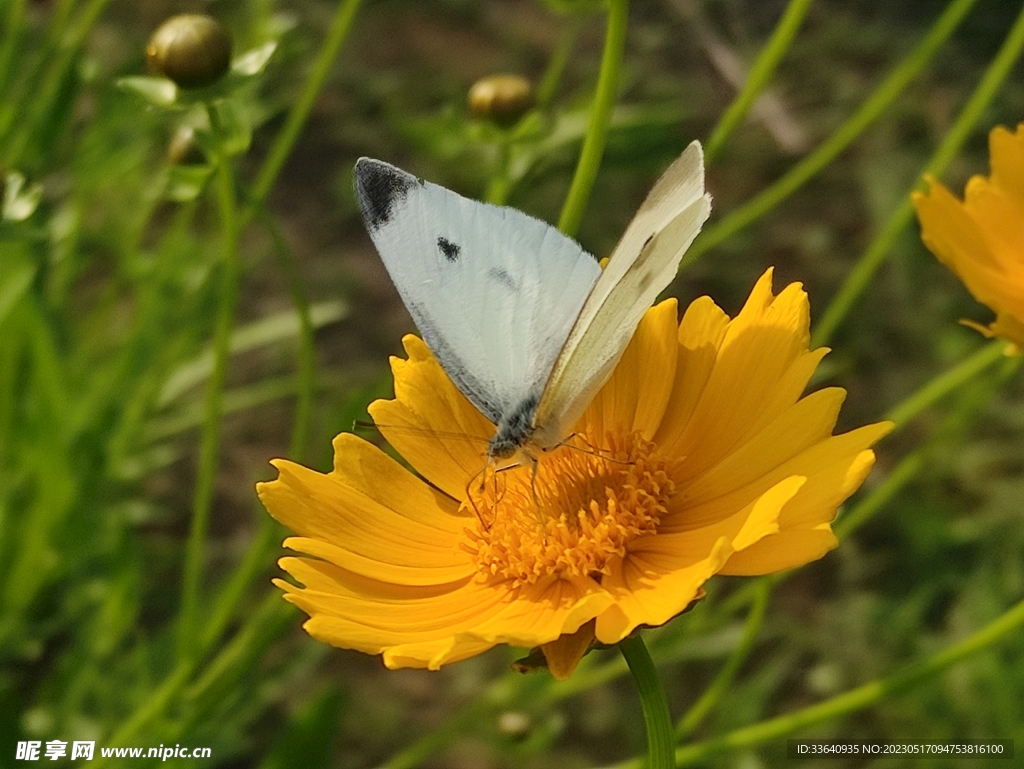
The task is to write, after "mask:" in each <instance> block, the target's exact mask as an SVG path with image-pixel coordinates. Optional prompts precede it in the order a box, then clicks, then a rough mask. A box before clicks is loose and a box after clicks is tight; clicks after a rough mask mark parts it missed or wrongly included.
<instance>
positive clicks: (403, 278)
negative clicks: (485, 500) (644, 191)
mask: <svg viewBox="0 0 1024 769" xmlns="http://www.w3.org/2000/svg"><path fill="white" fill-rule="evenodd" d="M355 192H356V200H357V201H358V203H359V209H360V211H361V212H362V214H363V219H364V221H365V222H366V228H367V230H368V231H369V233H370V237H371V238H372V239H373V242H374V245H376V247H377V251H378V252H379V253H380V256H381V258H382V259H383V260H384V265H385V267H387V270H388V272H389V273H390V275H391V279H392V280H393V281H394V283H395V287H396V288H397V289H398V293H399V294H400V295H401V297H402V300H403V301H404V302H405V306H406V307H407V308H408V310H409V313H410V314H411V315H412V318H413V320H414V321H415V322H416V326H417V327H418V328H419V330H420V333H421V334H422V335H423V338H424V340H425V341H426V343H427V345H428V346H429V347H430V349H431V350H432V351H433V353H434V355H435V356H436V357H437V359H438V361H439V362H440V364H441V366H442V367H443V368H444V370H445V372H446V373H447V374H448V376H449V377H450V378H451V380H452V381H453V382H454V383H455V384H456V386H458V388H459V389H460V390H461V391H462V393H463V394H464V395H465V396H466V397H467V398H468V399H469V400H470V402H472V403H473V405H474V406H476V408H478V409H479V410H480V412H481V413H482V414H484V416H486V417H487V418H488V419H489V420H491V422H493V423H494V424H495V426H496V428H497V431H496V432H495V434H494V437H493V438H491V440H490V443H489V445H488V457H489V458H490V460H491V461H499V460H508V459H510V458H512V457H514V456H517V455H520V454H523V455H525V456H526V457H527V458H528V459H530V460H531V461H533V459H534V456H535V453H534V452H536V451H537V450H540V451H545V450H549V449H552V448H554V447H555V446H558V445H559V444H560V443H561V442H562V441H563V440H564V439H565V438H566V436H567V434H568V432H569V431H570V430H571V429H572V427H573V425H574V424H575V422H576V420H577V419H578V418H579V417H580V416H581V415H582V414H583V411H584V410H585V409H586V407H587V405H588V404H589V403H590V401H591V400H592V399H593V397H594V395H595V394H596V393H597V391H598V390H599V389H600V387H601V385H603V384H604V383H605V381H607V379H608V377H609V376H610V375H611V372H612V369H613V368H614V367H615V364H616V363H617V362H618V360H619V358H620V357H621V355H622V352H623V350H625V348H626V345H627V344H628V343H629V340H630V339H631V338H632V336H633V333H634V331H636V327H637V325H638V324H639V323H640V319H641V318H642V317H643V315H644V313H645V312H646V311H647V309H648V308H649V307H650V306H651V304H652V303H653V301H654V299H655V298H656V297H657V295H658V294H659V293H660V292H661V291H662V289H664V288H665V286H667V285H668V284H669V282H671V280H672V278H673V277H675V274H676V272H677V270H678V269H679V262H680V260H681V259H682V256H683V253H684V252H685V251H686V249H687V248H689V246H690V243H692V242H693V239H694V238H695V237H696V236H697V233H698V232H700V228H701V226H702V225H703V224H704V222H705V220H706V219H707V218H708V215H709V213H710V211H711V198H710V196H709V195H707V193H705V191H704V155H703V152H702V150H701V146H700V144H699V143H698V142H693V143H692V144H690V146H689V147H687V148H686V150H685V151H684V152H683V154H682V155H681V156H680V157H679V158H678V159H677V160H676V161H675V162H674V163H673V164H672V165H671V166H669V168H668V170H667V171H665V173H664V174H663V175H662V177H661V178H660V179H659V180H658V181H657V183H656V184H655V185H654V188H653V189H652V190H651V191H650V193H649V194H648V195H647V199H646V200H644V202H643V205H641V206H640V210H639V211H637V213H636V216H634V217H633V221H632V222H630V224H629V226H628V227H627V228H626V232H625V234H624V235H623V236H622V240H620V241H619V244H618V245H617V246H616V247H615V250H614V251H613V252H612V255H611V258H610V259H609V261H608V265H607V267H606V268H605V269H604V270H601V268H600V267H599V266H598V263H597V261H596V260H595V259H594V257H593V256H591V255H590V254H588V253H587V252H586V251H584V250H583V249H582V248H581V247H580V246H579V244H577V243H576V241H574V240H572V239H571V238H568V237H566V236H565V235H563V234H562V233H561V232H559V231H558V230H556V229H555V228H554V227H552V226H551V225H549V224H546V223H545V222H542V221H540V220H539V219H535V218H533V217H531V216H527V215H526V214H524V213H523V212H521V211H517V210H516V209H514V208H501V207H498V206H493V205H489V204H487V203H480V202H477V201H475V200H469V199H467V198H464V197H462V196H461V195H457V194H456V193H454V192H452V191H450V190H447V189H445V188H444V187H440V186H438V185H436V184H431V183H430V182H426V181H423V180H421V179H417V178H416V177H415V176H412V175H411V174H408V173H406V172H405V171H402V170H400V169H398V168H395V167H394V166H392V165H389V164H387V163H383V162H381V161H379V160H371V159H369V158H360V159H359V160H358V161H357V162H356V167H355Z"/></svg>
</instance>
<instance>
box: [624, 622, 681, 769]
mask: <svg viewBox="0 0 1024 769" xmlns="http://www.w3.org/2000/svg"><path fill="white" fill-rule="evenodd" d="M619 650H620V651H621V652H622V656H623V657H625V659H626V664H627V665H629V672H630V673H632V674H633V680H634V681H636V688H637V689H638V690H639V692H640V703H641V705H642V706H643V709H644V722H645V724H646V725H647V769H672V768H673V767H674V766H675V765H676V761H675V739H674V737H673V732H672V717H671V715H669V710H668V700H667V699H666V697H665V690H664V689H663V688H662V687H661V681H659V680H658V671H657V670H655V668H654V662H653V661H652V660H651V655H650V653H649V652H648V651H647V647H646V646H645V645H644V641H643V639H642V638H641V637H640V634H639V633H637V634H636V635H634V636H632V637H630V638H625V639H623V640H622V641H620V642H619Z"/></svg>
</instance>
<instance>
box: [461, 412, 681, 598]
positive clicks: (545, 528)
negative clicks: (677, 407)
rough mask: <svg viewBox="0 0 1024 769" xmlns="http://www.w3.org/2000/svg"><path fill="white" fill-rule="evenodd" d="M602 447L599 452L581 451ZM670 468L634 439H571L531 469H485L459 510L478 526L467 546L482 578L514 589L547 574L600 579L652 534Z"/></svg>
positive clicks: (668, 487)
mask: <svg viewBox="0 0 1024 769" xmlns="http://www.w3.org/2000/svg"><path fill="white" fill-rule="evenodd" d="M588 445H589V446H595V445H603V446H604V447H606V448H601V449H599V450H595V449H591V448H582V447H581V446H588ZM670 474H671V470H670V467H669V462H668V461H667V460H665V459H662V458H660V457H658V456H657V453H656V446H655V445H654V444H653V443H651V442H650V441H647V440H644V438H642V437H641V436H640V435H639V433H633V434H631V435H626V436H623V435H621V434H616V433H611V432H609V433H608V434H607V435H606V436H605V440H604V441H603V442H600V443H598V442H594V441H591V442H590V443H589V444H588V443H586V442H585V441H583V440H581V439H580V436H577V438H576V439H575V440H573V441H572V445H566V446H562V447H560V448H558V449H556V450H555V451H553V452H551V453H549V454H545V455H544V456H542V457H540V458H539V459H538V463H537V468H536V474H535V473H534V470H533V468H532V467H528V466H527V467H515V468H513V469H508V470H500V471H497V472H493V471H491V470H488V471H487V472H486V473H485V474H484V476H483V481H482V482H474V485H473V487H472V488H470V490H469V491H470V499H469V500H467V501H466V502H463V507H464V508H465V509H467V510H468V511H469V512H471V513H474V514H475V516H476V518H477V520H478V522H479V525H478V527H477V530H476V531H468V532H467V533H468V534H469V542H468V543H467V545H466V546H467V548H468V549H469V551H470V552H472V553H473V555H474V556H475V558H476V561H477V565H478V567H479V570H480V575H481V577H482V578H484V579H498V580H502V581H504V580H511V581H512V582H513V583H514V586H519V585H523V584H530V583H534V582H536V581H538V580H539V579H541V578H543V577H546V576H549V575H554V576H564V577H570V576H588V577H591V578H593V579H597V580H600V579H601V575H602V574H606V573H608V569H609V564H610V563H611V562H612V561H613V560H614V559H618V558H622V557H623V556H624V555H625V554H626V548H627V546H628V544H629V542H630V541H631V540H633V539H635V538H636V537H639V536H643V535H645V534H653V533H654V532H655V531H656V530H657V527H658V521H659V519H660V518H661V516H662V515H663V514H664V513H665V511H666V507H665V505H666V502H667V500H668V498H669V497H670V496H671V495H672V494H673V493H674V492H675V485H674V484H673V482H672V480H671V477H670Z"/></svg>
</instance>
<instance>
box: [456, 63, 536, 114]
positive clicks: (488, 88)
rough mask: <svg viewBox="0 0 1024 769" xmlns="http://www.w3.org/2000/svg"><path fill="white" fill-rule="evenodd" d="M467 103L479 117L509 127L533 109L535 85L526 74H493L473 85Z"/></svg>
mask: <svg viewBox="0 0 1024 769" xmlns="http://www.w3.org/2000/svg"><path fill="white" fill-rule="evenodd" d="M467 102H468V104H469V111H470V112H472V113H473V114H474V115H475V116H476V117H478V118H484V119H487V120H493V121H494V122H495V123H497V124H499V125H504V126H509V125H513V124H515V123H516V122H517V121H518V120H519V118H521V117H522V116H523V115H525V114H526V112H527V111H528V110H529V109H530V107H532V106H533V86H532V85H531V84H530V81H529V80H527V79H526V78H525V77H523V76H522V75H490V76H488V77H484V78H481V79H480V80H477V81H476V82H475V83H473V86H472V87H471V88H470V89H469V96H468V98H467Z"/></svg>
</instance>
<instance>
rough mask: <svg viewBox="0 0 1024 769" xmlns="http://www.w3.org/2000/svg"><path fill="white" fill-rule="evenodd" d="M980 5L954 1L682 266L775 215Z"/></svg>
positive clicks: (701, 242) (694, 249)
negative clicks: (861, 97)
mask: <svg viewBox="0 0 1024 769" xmlns="http://www.w3.org/2000/svg"><path fill="white" fill-rule="evenodd" d="M975 2H977V0H953V2H951V3H950V4H949V5H948V6H947V7H946V10H945V11H943V13H942V15H941V16H940V17H939V19H938V20H937V21H936V22H935V24H933V25H932V28H931V29H930V30H928V34H927V35H925V37H924V39H923V40H922V41H921V42H920V43H918V45H917V47H916V48H914V50H913V51H911V52H910V54H909V55H908V56H907V57H906V58H905V59H904V60H903V61H902V62H900V64H899V65H898V66H897V67H896V69H895V70H893V72H892V73H891V74H890V75H889V77H887V78H886V79H885V81H884V82H883V83H882V84H881V85H880V86H879V87H878V88H877V89H876V90H875V92H874V93H873V94H872V95H871V97H870V98H869V99H868V100H867V101H865V102H864V104H863V105H862V106H861V108H860V109H859V110H857V111H856V112H855V113H854V114H853V115H852V116H850V118H849V119H848V120H847V121H846V122H844V123H843V124H842V125H841V126H840V127H839V128H838V129H837V130H836V132H835V133H833V134H832V135H831V136H830V137H829V138H828V139H826V140H825V141H824V143H822V144H821V146H819V147H818V148H817V149H816V150H815V151H814V152H812V153H811V154H810V155H808V156H807V157H805V158H804V159H803V160H801V161H800V162H799V163H797V164H796V165H795V166H793V168H791V169H790V170H789V172H788V173H786V174H785V175H784V176H783V177H782V178H781V179H779V180H778V181H777V182H775V184H773V185H772V186H771V187H769V188H768V189H766V190H765V191H764V192H762V193H761V194H760V195H758V196H756V197H755V198H753V199H752V200H751V201H750V202H749V203H747V204H746V205H743V206H741V207H740V208H737V209H736V210H735V211H733V212H731V213H730V214H728V215H726V216H725V217H723V218H722V219H720V220H719V221H718V223H717V224H716V225H713V226H712V227H709V228H707V229H705V230H704V233H703V234H702V235H701V236H700V237H699V238H698V239H697V240H696V242H694V244H693V245H692V246H691V247H690V250H689V251H687V252H686V255H685V256H684V257H683V265H684V266H685V265H689V264H692V263H693V262H695V261H696V260H697V259H699V258H700V257H701V256H703V255H704V254H705V253H707V252H708V251H710V250H711V249H712V248H714V247H715V246H717V245H718V244H719V243H721V242H722V241H724V240H727V239H728V238H730V237H732V236H733V235H735V234H736V233H737V232H739V231H740V230H742V229H743V228H745V227H747V226H748V225H750V224H752V223H753V222H755V221H757V220H758V219H760V218H761V217H762V216H764V215H765V214H767V213H768V212H769V211H772V210H773V209H774V208H775V207H776V206H778V205H779V204H780V203H781V202H782V201H783V200H785V199H786V198H788V197H789V196H790V195H792V194H793V193H794V192H796V191H797V190H798V189H800V187H802V186H803V185H804V184H806V183H807V182H808V181H809V180H810V179H812V178H814V176H816V175H817V174H818V172H819V171H821V170H822V169H824V168H825V167H826V166H827V165H828V164H829V163H831V162H832V161H833V160H834V159H835V158H836V156H837V155H838V154H839V153H840V152H842V151H843V150H844V149H846V148H847V147H848V146H849V145H850V143H851V142H853V140H854V139H856V138H857V137H858V136H860V135H861V133H863V132H864V130H865V129H866V128H867V127H868V126H869V125H871V124H872V123H873V122H874V121H875V120H877V119H878V118H879V117H880V116H881V115H882V113H883V112H884V111H885V110H886V109H888V107H889V106H890V105H891V104H892V103H893V102H894V101H896V98H897V97H898V96H899V95H900V94H901V93H902V92H903V89H904V88H906V87H907V85H908V84H909V83H910V81H911V80H912V79H913V78H914V77H915V76H916V75H917V73H918V72H920V71H921V70H922V69H923V68H924V66H925V65H926V64H927V63H928V61H929V60H930V59H931V57H932V56H933V55H934V54H935V52H936V51H937V50H938V49H939V46H941V45H942V44H943V43H944V42H945V41H946V39H947V38H949V36H950V35H952V34H953V30H955V29H956V28H957V26H958V25H959V24H960V22H961V21H962V20H963V18H964V16H966V15H967V12H968V11H969V10H970V9H971V6H972V5H974V3H975Z"/></svg>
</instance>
